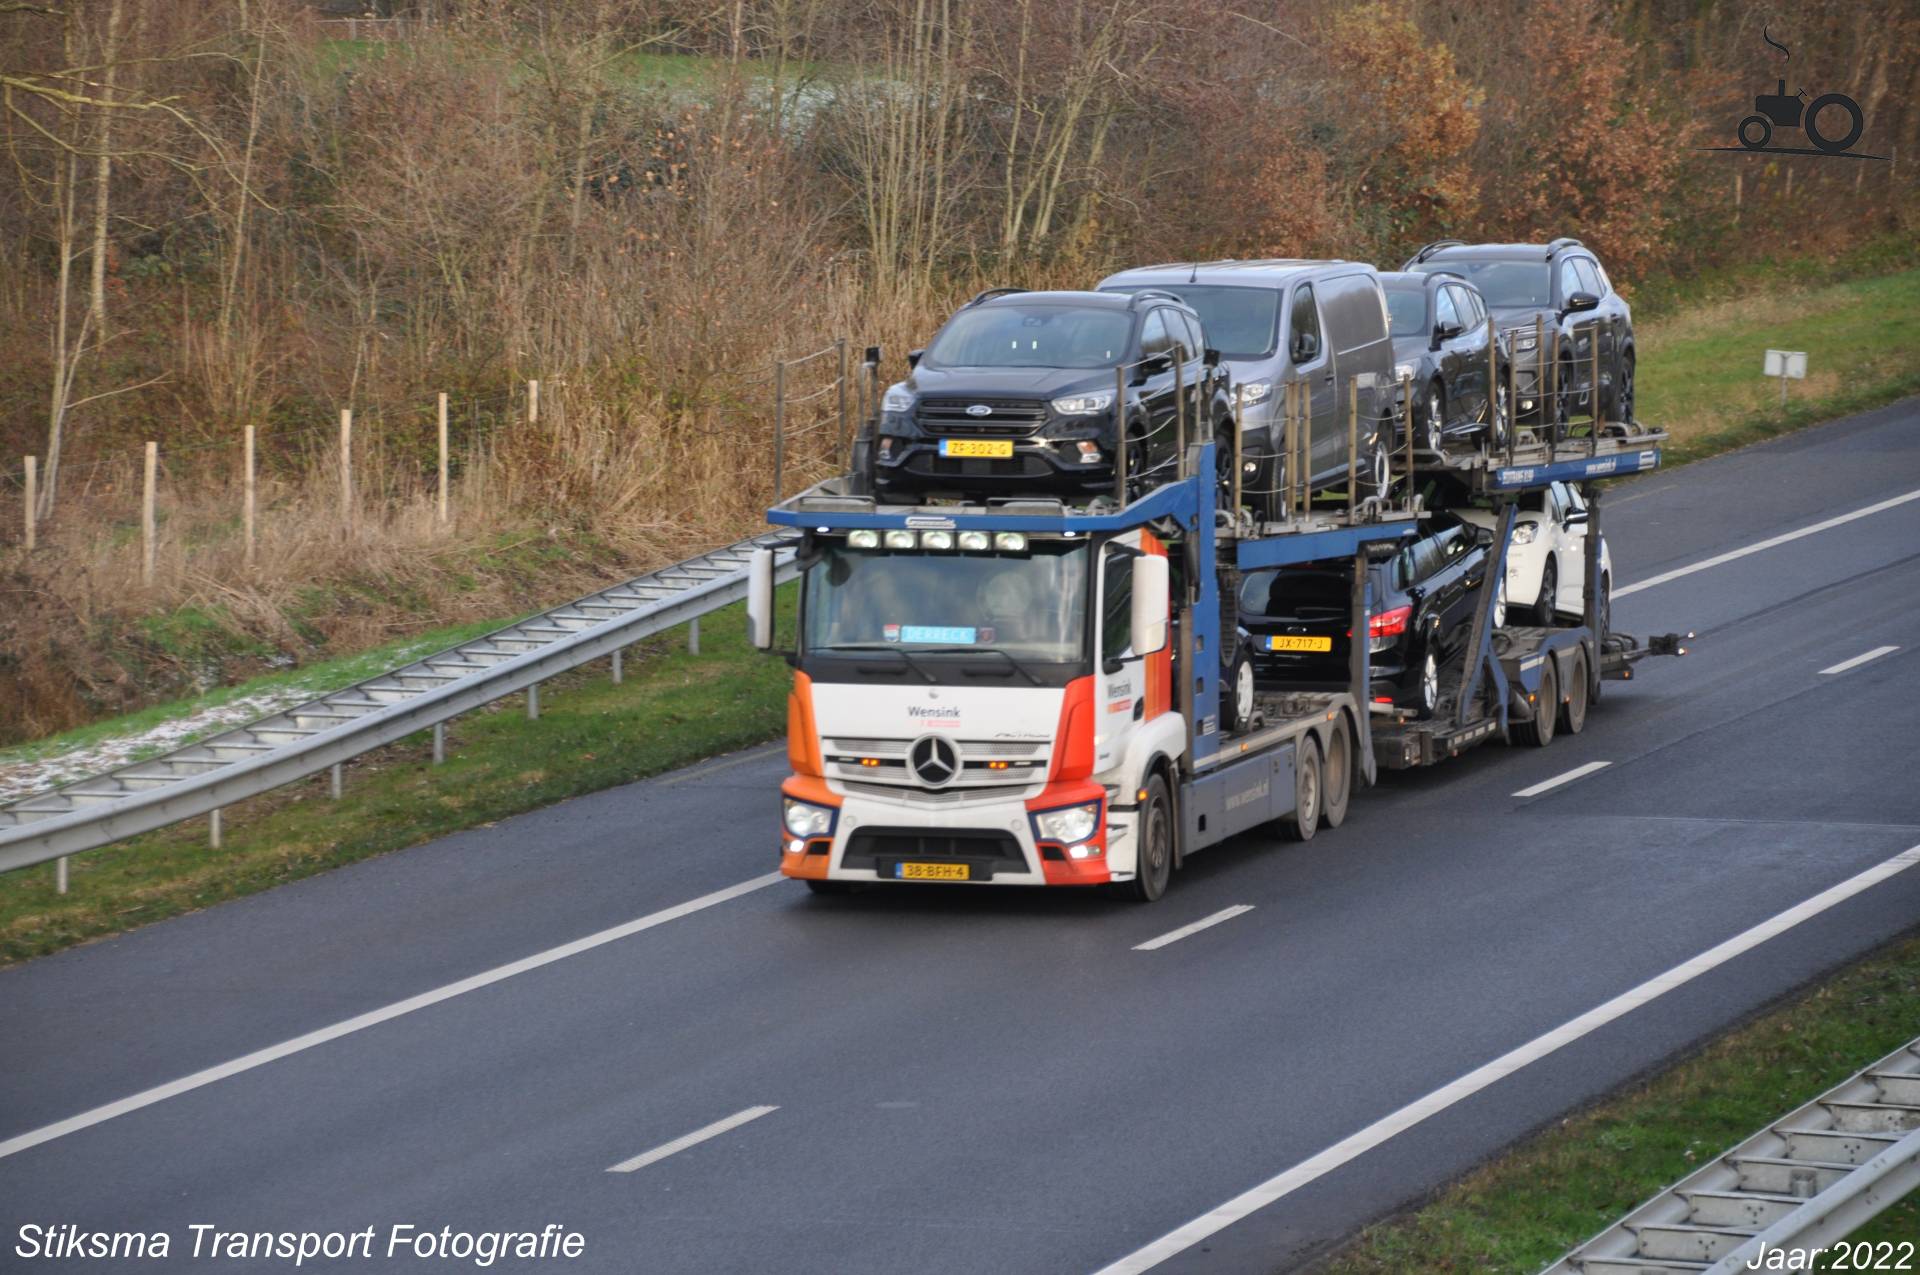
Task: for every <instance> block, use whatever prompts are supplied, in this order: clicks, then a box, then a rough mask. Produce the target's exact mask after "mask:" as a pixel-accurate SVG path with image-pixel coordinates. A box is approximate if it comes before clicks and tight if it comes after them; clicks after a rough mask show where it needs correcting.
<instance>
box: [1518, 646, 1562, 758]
mask: <svg viewBox="0 0 1920 1275" xmlns="http://www.w3.org/2000/svg"><path fill="white" fill-rule="evenodd" d="M1559 716H1560V679H1559V678H1557V677H1555V676H1554V675H1553V657H1552V656H1548V657H1547V662H1546V667H1545V668H1544V670H1543V671H1542V672H1541V674H1540V694H1539V697H1538V698H1537V699H1535V700H1534V702H1533V720H1532V721H1530V722H1515V723H1514V724H1513V734H1514V738H1516V739H1518V740H1519V741H1520V742H1521V743H1523V744H1532V745H1533V746H1534V747H1536V748H1545V747H1546V746H1547V745H1548V744H1551V743H1552V742H1553V725H1554V722H1555V721H1557V720H1558V719H1559Z"/></svg>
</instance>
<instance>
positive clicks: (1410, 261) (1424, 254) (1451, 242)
mask: <svg viewBox="0 0 1920 1275" xmlns="http://www.w3.org/2000/svg"><path fill="white" fill-rule="evenodd" d="M1466 246H1467V242H1466V240H1464V239H1436V240H1434V241H1433V242H1432V243H1430V244H1428V245H1427V246H1426V247H1424V248H1422V249H1421V250H1420V251H1419V252H1416V253H1414V254H1413V256H1411V257H1409V258H1407V264H1406V265H1404V266H1402V267H1401V269H1402V270H1411V269H1413V268H1414V267H1415V266H1417V265H1419V264H1420V263H1421V262H1423V261H1425V260H1426V259H1427V258H1428V257H1431V256H1432V255H1433V254H1434V253H1436V252H1439V251H1440V250H1441V249H1442V248H1464V247H1466Z"/></svg>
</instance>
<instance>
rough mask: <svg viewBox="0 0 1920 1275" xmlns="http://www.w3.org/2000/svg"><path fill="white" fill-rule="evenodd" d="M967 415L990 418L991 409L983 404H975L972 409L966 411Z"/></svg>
mask: <svg viewBox="0 0 1920 1275" xmlns="http://www.w3.org/2000/svg"><path fill="white" fill-rule="evenodd" d="M967 415H968V416H992V415H993V409H992V408H991V407H988V406H987V405H986V404H985V403H975V404H974V405H973V406H972V407H969V408H968V409H967Z"/></svg>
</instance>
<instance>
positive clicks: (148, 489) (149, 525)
mask: <svg viewBox="0 0 1920 1275" xmlns="http://www.w3.org/2000/svg"><path fill="white" fill-rule="evenodd" d="M159 467H160V444H159V443H156V442H154V441H153V440H151V439H149V440H148V441H147V456H146V478H145V481H144V483H143V485H142V494H141V497H140V583H141V584H152V583H153V558H154V549H153V483H154V478H155V474H156V471H158V469H159Z"/></svg>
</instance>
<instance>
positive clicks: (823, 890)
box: [807, 877, 853, 895]
mask: <svg viewBox="0 0 1920 1275" xmlns="http://www.w3.org/2000/svg"><path fill="white" fill-rule="evenodd" d="M807 889H809V890H811V891H812V892H813V893H815V894H826V895H842V894H852V893H853V882H851V881H821V880H818V879H816V878H814V877H808V878H807Z"/></svg>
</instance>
